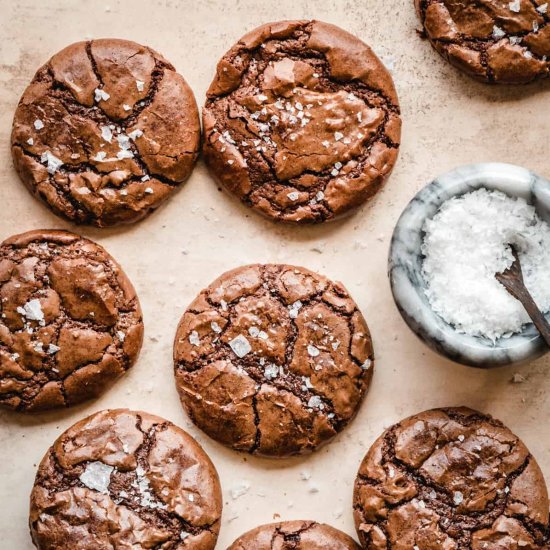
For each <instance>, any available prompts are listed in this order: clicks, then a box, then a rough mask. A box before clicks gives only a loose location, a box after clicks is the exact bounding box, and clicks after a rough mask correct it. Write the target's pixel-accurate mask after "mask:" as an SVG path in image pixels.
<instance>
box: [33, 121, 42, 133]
mask: <svg viewBox="0 0 550 550" xmlns="http://www.w3.org/2000/svg"><path fill="white" fill-rule="evenodd" d="M33 124H34V127H35V128H36V129H37V130H42V128H44V123H43V122H42V121H41V120H40V119H39V118H37V119H36V120H35V121H34V123H33Z"/></svg>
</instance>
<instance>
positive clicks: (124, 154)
mask: <svg viewBox="0 0 550 550" xmlns="http://www.w3.org/2000/svg"><path fill="white" fill-rule="evenodd" d="M116 156H117V158H118V159H119V160H122V159H131V158H134V153H133V152H132V151H129V150H127V149H123V150H122V151H119V152H118V153H117V154H116Z"/></svg>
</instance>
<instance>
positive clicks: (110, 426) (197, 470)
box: [29, 409, 222, 550]
mask: <svg viewBox="0 0 550 550" xmlns="http://www.w3.org/2000/svg"><path fill="white" fill-rule="evenodd" d="M221 510H222V497H221V489H220V483H219V479H218V474H217V472H216V469H215V468H214V465H213V464H212V462H211V461H210V459H209V458H208V456H207V455H206V453H205V452H204V451H203V450H202V448H201V447H200V446H199V444H198V443H197V442H196V441H195V440H194V439H193V438H192V437H191V436H190V435H189V434H187V433H186V432H184V431H183V430H182V429H180V428H178V427H177V426H175V425H174V424H172V423H171V422H168V420H164V419H163V418H159V417H157V416H153V415H151V414H147V413H144V412H134V411H129V410H127V409H117V410H105V411H101V412H98V413H96V414H94V415H92V416H90V417H88V418H86V419H84V420H81V421H80V422H78V423H77V424H75V425H74V426H72V427H71V428H69V429H68V430H67V431H66V432H65V433H63V434H62V435H61V436H60V437H59V438H58V439H57V441H56V442H55V443H54V445H53V447H51V448H50V450H49V451H48V452H47V453H46V456H45V457H44V458H43V459H42V462H41V464H40V467H39V468H38V473H37V475H36V480H35V482H34V487H33V490H32V494H31V510H30V520H29V523H30V528H31V535H32V540H33V542H34V544H35V546H36V547H37V548H39V549H40V550H67V549H69V548H70V549H71V550H97V549H100V548H101V549H103V548H105V549H107V548H117V549H122V548H159V549H160V548H162V549H163V550H175V549H182V550H183V549H186V550H187V549H189V550H193V549H196V550H212V549H213V548H214V546H215V545H216V539H217V538H218V532H219V528H220V516H221Z"/></svg>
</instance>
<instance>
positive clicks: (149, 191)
mask: <svg viewBox="0 0 550 550" xmlns="http://www.w3.org/2000/svg"><path fill="white" fill-rule="evenodd" d="M145 192H146V193H147V194H148V195H152V194H153V193H154V191H153V188H152V187H146V188H145Z"/></svg>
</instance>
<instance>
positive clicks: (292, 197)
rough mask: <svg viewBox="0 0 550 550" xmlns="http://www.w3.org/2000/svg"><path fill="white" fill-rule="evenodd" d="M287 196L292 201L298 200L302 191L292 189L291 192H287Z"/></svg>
mask: <svg viewBox="0 0 550 550" xmlns="http://www.w3.org/2000/svg"><path fill="white" fill-rule="evenodd" d="M287 197H288V198H289V199H290V200H291V201H297V200H298V199H299V198H300V193H298V191H291V192H290V193H288V194H287Z"/></svg>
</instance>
